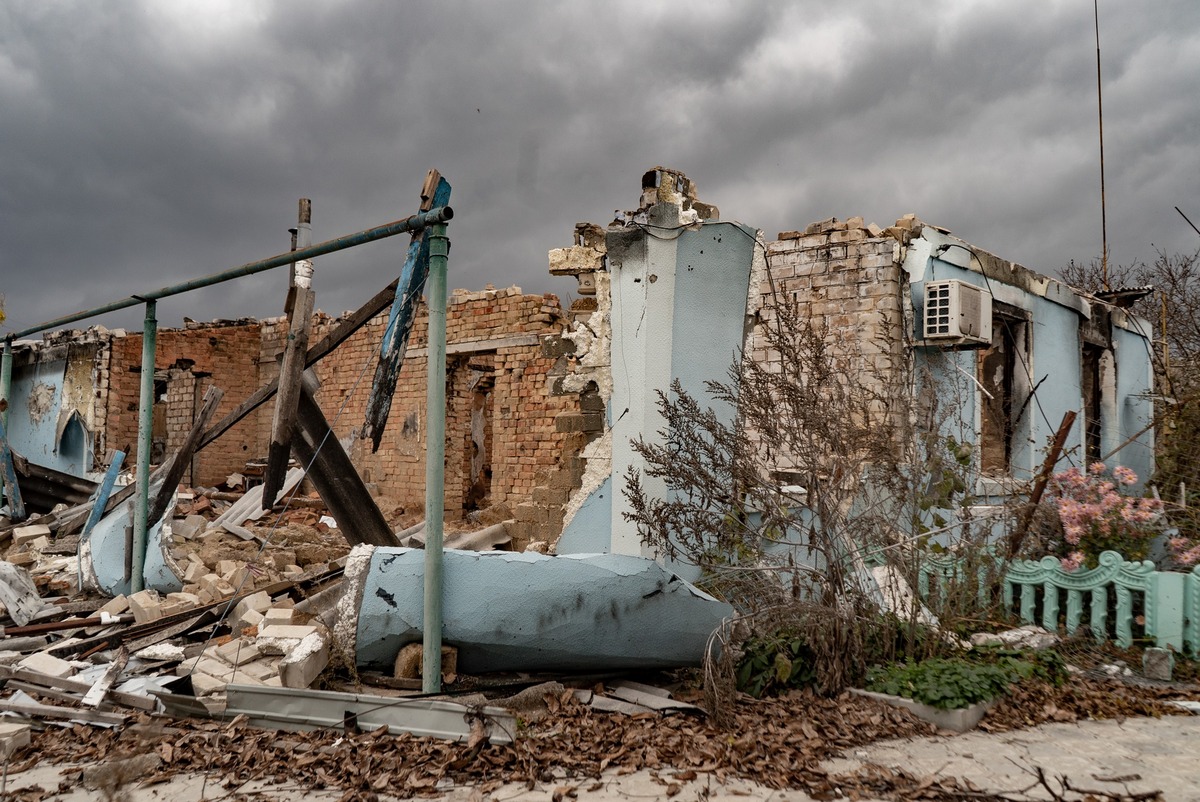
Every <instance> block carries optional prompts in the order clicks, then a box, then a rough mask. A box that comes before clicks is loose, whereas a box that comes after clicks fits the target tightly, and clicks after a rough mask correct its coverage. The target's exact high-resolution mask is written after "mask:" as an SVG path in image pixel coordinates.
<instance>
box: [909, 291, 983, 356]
mask: <svg viewBox="0 0 1200 802" xmlns="http://www.w3.org/2000/svg"><path fill="white" fill-rule="evenodd" d="M922 320H923V325H922V330H923V331H922V333H923V334H924V337H925V339H926V340H933V341H936V342H939V343H944V344H946V345H967V344H971V345H984V344H988V343H990V342H991V341H992V296H991V295H990V294H988V293H987V292H985V291H984V290H982V289H980V288H979V287H976V286H975V285H973V284H967V283H966V282H963V281H954V280H947V281H930V282H927V283H926V284H925V313H924V315H923V316H922Z"/></svg>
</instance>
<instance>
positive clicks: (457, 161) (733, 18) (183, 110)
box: [0, 0, 1200, 328]
mask: <svg viewBox="0 0 1200 802" xmlns="http://www.w3.org/2000/svg"><path fill="white" fill-rule="evenodd" d="M1101 34H1102V46H1103V48H1104V51H1103V52H1104V71H1105V133H1106V143H1105V145H1106V158H1107V161H1108V165H1107V167H1108V173H1107V182H1108V200H1109V240H1110V246H1111V248H1112V252H1113V258H1114V259H1115V260H1116V261H1129V260H1131V259H1135V258H1141V259H1149V258H1152V256H1153V251H1152V246H1151V243H1153V244H1154V245H1156V246H1158V247H1162V248H1166V249H1168V250H1189V251H1190V250H1191V249H1193V248H1195V247H1196V245H1197V244H1198V243H1200V237H1197V236H1196V235H1195V233H1194V232H1192V231H1191V230H1190V229H1189V228H1188V227H1187V225H1186V224H1185V223H1184V222H1183V221H1182V219H1180V218H1179V217H1178V215H1177V214H1176V213H1175V212H1174V210H1173V207H1174V206H1175V205H1179V206H1180V207H1181V208H1183V209H1184V211H1189V210H1190V211H1191V212H1193V213H1194V214H1192V217H1193V219H1194V220H1195V219H1197V218H1200V190H1197V189H1196V187H1197V182H1196V177H1197V175H1198V174H1200V155H1198V151H1197V141H1198V139H1200V106H1198V105H1197V104H1196V102H1195V93H1196V87H1197V83H1198V81H1197V79H1198V78H1200V7H1198V6H1197V5H1196V4H1195V2H1194V0H1176V1H1175V2H1160V3H1154V4H1137V5H1136V6H1135V5H1134V4H1126V3H1116V2H1111V1H1110V2H1102V3H1101ZM1092 37H1093V29H1092V17H1091V4H1090V3H1086V2H1071V3H1065V2H1062V3H1052V2H1040V1H1036V2H1035V0H1027V1H1025V2H1003V3H1001V2H970V3H968V2H958V1H955V2H951V0H943V2H928V3H922V4H914V6H913V7H910V8H903V9H902V8H900V7H898V6H896V5H895V4H894V3H889V2H883V0H878V1H877V2H873V3H857V4H840V5H839V4H818V3H794V4H786V3H779V2H726V3H690V4H686V5H685V4H647V3H641V2H636V3H635V2H609V3H586V4H585V3H534V2H524V3H515V2H477V3H469V2H457V3H456V2H448V3H442V4H438V5H436V6H414V5H411V4H401V3H383V2H359V1H358V0H346V1H345V2H319V3H318V2H287V3H282V2H281V3H276V4H268V3H253V2H234V1H232V0H230V2H210V3H202V2H194V3H187V2H172V3H149V2H148V3H145V4H138V3H132V2H125V3H120V2H113V3H104V4H99V3H85V2H76V3H70V2H43V3H18V2H15V0H13V1H12V2H0V110H2V111H0V243H3V245H2V250H0V260H2V261H0V292H3V293H4V294H5V295H6V296H7V301H8V305H7V311H8V313H9V315H10V325H11V326H12V327H14V328H19V327H23V326H28V325H31V324H33V323H36V322H38V321H40V320H44V319H47V318H51V317H55V316H58V315H61V314H64V313H66V312H69V311H73V310H74V309H78V308H82V307H84V306H89V305H94V304H99V303H102V302H105V301H108V300H111V299H113V298H115V297H120V296H122V295H125V294H128V293H131V292H137V291H141V290H147V289H151V288H155V287H159V286H163V285H165V284H169V283H173V282H177V281H180V280H183V279H186V278H190V277H192V276H196V275H202V274H205V273H209V272H214V271H216V270H220V269H224V268H227V267H231V266H234V265H236V264H240V263H242V262H245V261H248V260H251V259H256V258H260V257H263V256H267V255H270V254H272V253H275V252H278V251H280V250H282V249H283V248H284V247H285V246H286V243H287V233H286V229H287V228H288V227H289V225H291V224H292V223H293V222H294V214H295V211H294V210H295V202H296V199H297V198H298V197H301V196H307V197H311V198H312V199H313V202H314V230H315V231H314V233H315V236H316V238H317V239H324V238H327V237H332V236H336V235H340V234H345V233H349V232H351V231H355V230H359V229H362V228H366V227H368V226H371V225H376V224H378V223H382V222H386V221H388V220H391V219H394V218H396V217H401V216H404V215H407V214H409V213H411V212H412V211H413V210H415V207H416V205H417V199H416V193H417V190H418V188H419V186H420V182H421V179H422V178H423V176H424V173H425V170H426V169H427V168H428V167H431V166H436V167H438V168H439V169H440V170H441V171H442V172H443V174H444V175H446V177H447V178H448V179H449V180H450V181H451V183H452V184H453V185H454V196H453V197H454V199H453V205H454V207H455V209H456V211H457V213H458V217H457V218H456V220H455V221H454V223H453V224H452V225H451V227H450V234H451V238H452V241H453V244H454V245H453V250H452V252H451V270H452V271H453V277H452V279H451V284H452V286H460V287H471V288H478V287H480V286H482V285H483V284H484V283H487V282H491V283H494V284H496V285H507V284H513V283H515V284H520V285H522V286H523V287H524V288H525V289H526V290H528V291H556V292H560V293H567V292H570V290H571V287H570V286H569V284H567V283H566V282H560V281H557V280H552V279H550V278H549V277H548V276H546V273H545V254H546V251H547V250H548V249H549V248H552V247H558V246H561V245H565V244H568V243H569V241H570V232H571V227H572V226H573V224H574V223H575V222H576V221H578V220H593V221H596V222H602V223H603V222H606V221H607V220H608V219H611V218H610V216H611V214H612V211H613V210H614V209H616V208H627V207H630V206H632V205H633V204H634V203H635V202H636V198H637V194H638V180H639V178H640V175H641V173H642V172H643V171H644V170H645V169H646V168H648V167H651V166H653V165H655V164H665V165H668V166H672V167H677V168H679V169H682V170H684V171H685V172H687V173H688V175H689V176H690V177H692V178H693V180H695V181H696V182H697V184H698V186H699V189H700V193H701V197H702V198H703V199H705V200H707V201H709V202H712V203H715V204H717V205H718V206H720V207H721V210H722V213H723V216H725V217H726V218H736V219H739V220H742V221H744V222H747V223H750V224H752V225H756V226H759V227H761V228H763V229H764V230H765V231H766V233H767V234H768V236H774V235H775V233H776V232H778V231H780V230H786V229H791V228H796V227H799V226H803V225H805V224H807V223H808V222H810V221H812V220H815V219H821V218H825V217H829V216H838V217H849V216H851V215H855V214H861V215H863V216H865V217H866V218H867V219H868V220H874V221H877V222H879V223H880V224H884V225H886V224H888V223H890V222H891V220H892V219H894V218H895V217H896V216H898V215H900V214H903V213H905V212H908V211H912V212H916V213H917V214H918V215H920V216H921V217H922V218H924V219H926V220H929V221H931V222H936V223H938V224H940V225H944V226H947V227H949V228H951V229H953V230H954V231H955V233H956V234H959V235H961V236H963V237H964V238H966V239H968V240H970V241H972V242H975V243H977V244H979V245H980V246H982V247H985V248H988V249H990V250H992V251H994V252H996V253H998V254H1000V255H1002V256H1005V257H1007V258H1012V259H1016V260H1018V261H1021V262H1023V263H1025V264H1027V265H1029V266H1030V267H1034V268H1035V269H1039V270H1042V271H1046V272H1052V271H1053V270H1055V269H1056V268H1057V267H1059V266H1061V265H1062V264H1063V263H1065V262H1066V261H1067V260H1068V259H1071V258H1076V259H1090V258H1092V257H1093V256H1096V255H1098V254H1099V251H1100V212H1099V201H1098V195H1099V174H1098V167H1097V147H1098V144H1097V135H1096V97H1095V61H1094V57H1095V43H1094V39H1093V38H1092ZM402 251H403V243H402V242H397V241H392V242H387V243H377V244H375V245H371V246H367V247H366V248H363V249H361V252H353V253H351V254H345V255H339V256H331V257H327V258H324V259H322V260H320V261H319V263H318V274H317V283H316V287H317V291H318V295H317V298H318V304H319V305H320V306H321V307H323V308H325V309H326V310H329V311H333V312H337V311H341V310H343V309H346V308H352V307H354V306H357V305H358V304H359V303H361V301H362V300H364V299H365V298H366V297H368V296H369V295H371V294H372V293H373V292H374V291H375V290H376V289H378V288H379V287H380V286H382V285H383V284H385V283H386V282H387V281H389V280H390V279H391V278H393V277H394V275H395V273H396V270H397V266H398V261H399V259H400V258H401V255H402ZM284 281H285V279H284V276H283V275H282V274H281V273H277V274H268V275H265V276H260V277H257V278H255V279H250V280H244V281H241V282H238V283H236V284H233V285H224V286H223V287H220V288H214V289H211V290H208V291H205V292H203V293H197V294H193V295H189V296H185V297H184V298H182V299H175V300H171V301H164V302H163V303H162V304H160V318H161V319H162V321H163V324H164V325H178V322H179V319H180V318H181V317H182V316H183V315H188V316H190V317H193V318H197V319H207V318H212V317H216V316H223V317H234V316H239V315H255V316H268V315H274V314H278V313H279V312H280V311H281V307H282V302H283V293H282V288H283V284H284ZM138 320H139V315H138V314H132V313H126V314H125V315H123V316H118V317H117V318H115V319H114V320H109V321H108V322H109V323H114V322H116V323H120V324H124V325H134V326H136V325H138Z"/></svg>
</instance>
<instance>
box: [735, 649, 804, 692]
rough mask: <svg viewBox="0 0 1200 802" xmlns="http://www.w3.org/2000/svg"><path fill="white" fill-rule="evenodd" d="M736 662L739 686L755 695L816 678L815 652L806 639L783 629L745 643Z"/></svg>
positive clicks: (791, 686) (739, 688)
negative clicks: (778, 632) (813, 656)
mask: <svg viewBox="0 0 1200 802" xmlns="http://www.w3.org/2000/svg"><path fill="white" fill-rule="evenodd" d="M742 651H743V656H742V659H741V661H740V662H739V663H738V666H737V674H736V678H737V689H738V690H739V691H742V692H743V693H748V694H750V695H751V696H753V697H754V698H756V699H760V698H762V697H763V696H766V695H770V694H776V693H780V692H782V691H785V690H788V689H789V688H803V687H806V686H809V685H812V684H813V683H814V682H815V681H816V670H815V667H814V662H813V659H812V652H811V650H810V649H809V648H808V646H807V645H806V644H805V643H804V640H803V639H802V638H800V637H798V636H796V635H792V634H788V633H783V634H777V635H773V636H770V637H754V638H751V639H750V640H748V641H747V642H746V643H745V644H744V645H743V647H742Z"/></svg>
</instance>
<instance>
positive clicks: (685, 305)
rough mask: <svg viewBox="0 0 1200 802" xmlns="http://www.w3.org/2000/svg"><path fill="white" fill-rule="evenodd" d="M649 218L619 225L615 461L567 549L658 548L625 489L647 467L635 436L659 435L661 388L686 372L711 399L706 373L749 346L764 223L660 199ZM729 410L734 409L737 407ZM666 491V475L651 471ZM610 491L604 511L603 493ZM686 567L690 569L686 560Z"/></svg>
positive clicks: (573, 527)
mask: <svg viewBox="0 0 1200 802" xmlns="http://www.w3.org/2000/svg"><path fill="white" fill-rule="evenodd" d="M648 216H649V224H648V225H647V226H645V228H632V229H624V230H620V231H615V232H610V233H609V235H608V267H609V273H610V276H611V286H612V311H611V314H610V322H611V326H612V332H613V338H612V383H613V391H612V397H611V398H610V399H608V400H607V401H608V403H607V416H608V420H609V421H610V423H611V427H612V431H611V436H612V470H611V473H610V476H609V479H608V481H606V482H605V483H604V486H603V487H601V488H600V489H598V490H597V491H595V492H594V493H592V495H591V496H590V497H589V499H588V500H587V501H586V502H585V503H584V507H583V509H582V510H580V512H579V513H578V514H577V515H576V516H575V517H574V518H573V519H572V520H571V522H570V523H569V524H568V526H567V527H566V530H565V531H564V534H563V537H562V539H560V541H559V544H558V552H559V553H560V554H566V553H572V552H576V551H580V550H592V549H595V548H596V547H597V546H599V547H600V550H602V551H613V552H616V553H621V554H641V555H643V556H650V552H649V551H648V550H647V549H646V547H645V546H643V545H642V543H641V540H640V538H639V537H638V534H637V529H636V526H635V525H634V524H632V523H630V522H628V521H626V520H625V518H624V514H625V513H626V512H628V511H629V505H628V502H627V501H626V499H625V496H624V494H623V492H622V488H623V486H624V476H625V475H626V471H627V470H628V469H629V468H630V467H634V468H635V469H637V468H640V466H641V465H642V464H643V463H642V459H641V457H640V456H638V455H637V454H636V452H635V451H634V450H633V448H632V445H631V442H632V441H633V440H636V439H637V438H639V437H642V438H644V439H646V440H647V441H650V442H654V441H656V440H657V439H658V436H657V433H658V432H659V431H660V430H661V429H662V427H663V425H664V422H663V419H662V417H661V416H660V414H659V412H658V405H657V399H658V395H657V394H658V392H660V391H661V392H667V391H668V390H669V388H670V385H671V382H672V381H673V380H675V379H678V380H679V381H680V383H681V384H682V386H683V387H684V389H685V390H687V391H688V392H690V393H692V394H693V395H695V396H696V397H697V398H700V399H703V400H704V401H705V402H706V403H707V402H709V401H710V399H709V397H708V392H707V389H706V387H705V382H707V381H710V380H712V379H721V378H724V377H725V376H726V374H727V371H728V370H729V367H730V366H731V365H732V364H734V362H735V361H736V359H737V356H738V353H739V351H740V349H741V347H742V343H743V338H744V332H745V324H746V321H745V316H746V298H747V293H748V291H749V285H750V274H751V266H752V261H753V258H754V248H755V231H754V230H753V229H751V228H748V227H746V226H743V225H741V224H738V223H711V222H710V223H705V224H704V225H702V226H700V227H699V228H698V229H690V228H683V227H681V226H680V220H679V208H678V207H677V206H675V205H673V204H669V203H664V204H658V205H656V206H654V207H652V208H651V210H650V212H649V214H648ZM724 414H726V415H731V414H732V411H731V410H725V411H724ZM645 485H646V488H647V490H648V491H649V492H651V493H658V494H662V495H665V493H666V489H665V487H664V486H663V485H662V484H661V482H660V481H659V480H657V479H654V478H652V477H647V478H646V480H645ZM601 495H603V496H604V498H605V499H607V500H608V502H609V505H610V510H609V513H608V516H607V517H605V515H604V513H603V512H602V510H601V509H600V502H601V499H600V496H601ZM680 570H687V569H685V568H683V567H680Z"/></svg>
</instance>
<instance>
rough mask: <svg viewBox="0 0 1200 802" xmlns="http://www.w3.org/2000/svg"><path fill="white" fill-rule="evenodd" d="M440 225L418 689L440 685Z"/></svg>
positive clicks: (439, 232) (432, 316)
mask: <svg viewBox="0 0 1200 802" xmlns="http://www.w3.org/2000/svg"><path fill="white" fill-rule="evenodd" d="M447 253H449V243H448V240H447V239H446V226H445V225H443V224H438V225H436V226H434V227H433V229H432V230H431V231H430V235H429V278H428V280H427V282H426V285H425V286H426V287H427V288H428V289H427V297H428V301H429V352H428V362H427V364H428V367H427V369H426V372H427V376H428V387H427V392H426V410H425V417H426V428H425V433H426V437H425V604H424V621H423V622H422V629H423V638H422V642H421V689H422V690H423V691H424V692H425V693H438V692H439V691H441V689H442V518H443V514H444V512H445V506H446V498H445V496H446V494H445V482H446V255H447Z"/></svg>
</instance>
